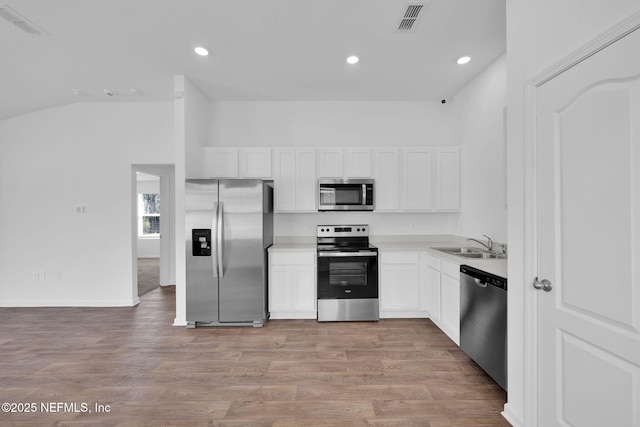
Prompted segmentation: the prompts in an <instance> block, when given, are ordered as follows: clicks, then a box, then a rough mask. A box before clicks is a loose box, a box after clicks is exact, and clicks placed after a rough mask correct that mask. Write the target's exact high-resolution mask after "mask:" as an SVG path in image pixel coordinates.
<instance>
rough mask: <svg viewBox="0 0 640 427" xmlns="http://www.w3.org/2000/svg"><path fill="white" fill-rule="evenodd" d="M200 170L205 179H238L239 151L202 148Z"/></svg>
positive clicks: (234, 149) (235, 149)
mask: <svg viewBox="0 0 640 427" xmlns="http://www.w3.org/2000/svg"><path fill="white" fill-rule="evenodd" d="M200 154H201V157H200V162H201V163H200V170H201V174H200V175H202V177H203V178H238V149H237V148H218V147H202V148H201V149H200Z"/></svg>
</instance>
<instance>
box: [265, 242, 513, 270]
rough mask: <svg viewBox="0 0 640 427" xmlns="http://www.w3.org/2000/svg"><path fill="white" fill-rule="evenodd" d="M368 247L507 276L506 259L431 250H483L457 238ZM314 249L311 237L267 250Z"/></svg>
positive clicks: (295, 250)
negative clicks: (424, 255)
mask: <svg viewBox="0 0 640 427" xmlns="http://www.w3.org/2000/svg"><path fill="white" fill-rule="evenodd" d="M369 240H370V242H371V244H373V245H375V246H377V247H378V249H379V250H380V251H381V252H388V251H425V252H426V253H428V254H430V255H433V256H435V257H438V258H440V259H441V260H447V261H450V262H453V263H456V264H460V265H468V266H471V267H475V268H477V269H479V270H483V271H486V272H487V273H491V274H495V275H496V276H500V277H505V278H506V277H507V260H506V259H504V258H503V259H477V258H465V257H461V256H457V255H453V254H449V253H446V252H441V251H438V250H435V249H433V248H434V247H438V248H443V247H460V246H465V247H466V246H470V247H477V248H482V247H481V246H480V245H478V244H476V243H475V242H469V241H467V239H466V238H463V237H457V236H447V235H444V236H439V235H438V236H371V237H370V239H369ZM315 250H316V243H315V239H313V238H282V239H279V240H278V242H277V243H276V244H274V245H273V246H271V247H270V248H269V252H304V251H314V252H315Z"/></svg>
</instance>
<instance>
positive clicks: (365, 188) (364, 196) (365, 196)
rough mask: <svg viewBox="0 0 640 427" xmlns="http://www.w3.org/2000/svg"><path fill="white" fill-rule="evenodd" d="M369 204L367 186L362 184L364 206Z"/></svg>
mask: <svg viewBox="0 0 640 427" xmlns="http://www.w3.org/2000/svg"><path fill="white" fill-rule="evenodd" d="M366 204H367V184H362V205H363V206H364V205H366Z"/></svg>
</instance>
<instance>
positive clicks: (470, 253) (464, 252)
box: [432, 247, 506, 259]
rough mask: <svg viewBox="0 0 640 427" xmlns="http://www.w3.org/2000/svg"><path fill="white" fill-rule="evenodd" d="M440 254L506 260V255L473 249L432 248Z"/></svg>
mask: <svg viewBox="0 0 640 427" xmlns="http://www.w3.org/2000/svg"><path fill="white" fill-rule="evenodd" d="M432 249H435V250H437V251H440V252H445V253H448V254H451V255H457V256H461V257H464V258H475V259H502V258H506V255H503V254H497V253H494V252H489V251H485V250H483V249H478V248H472V247H451V248H432Z"/></svg>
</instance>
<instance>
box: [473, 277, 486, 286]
mask: <svg viewBox="0 0 640 427" xmlns="http://www.w3.org/2000/svg"><path fill="white" fill-rule="evenodd" d="M473 282H474V283H475V284H476V285H478V286H480V287H481V288H486V287H487V284H486V283H484V282H483V281H482V280H480V279H478V278H475V277H474V279H473Z"/></svg>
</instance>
